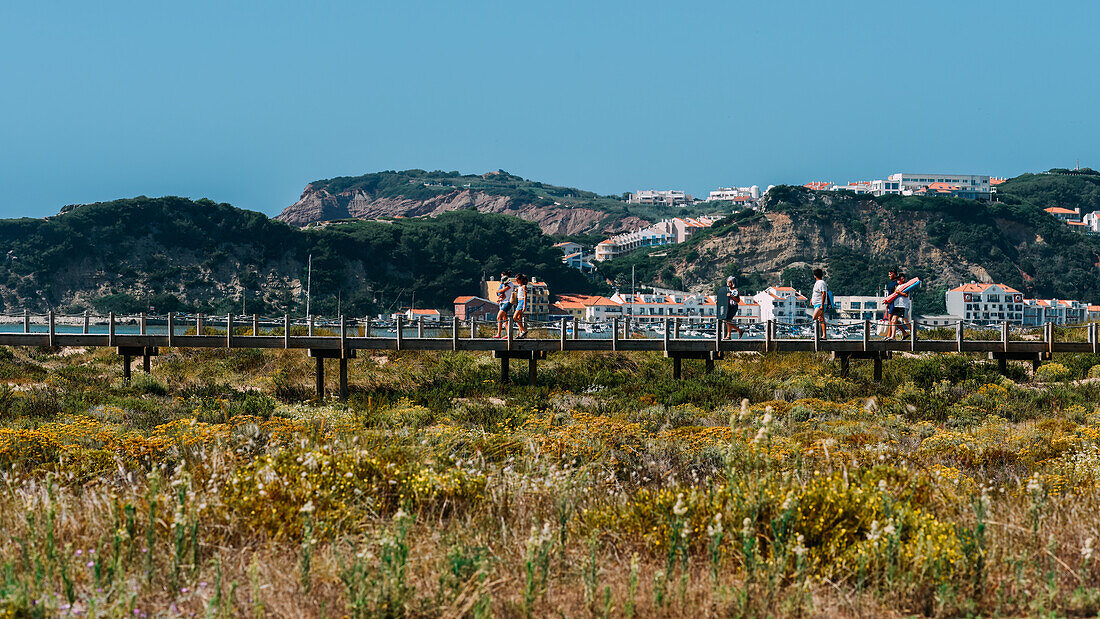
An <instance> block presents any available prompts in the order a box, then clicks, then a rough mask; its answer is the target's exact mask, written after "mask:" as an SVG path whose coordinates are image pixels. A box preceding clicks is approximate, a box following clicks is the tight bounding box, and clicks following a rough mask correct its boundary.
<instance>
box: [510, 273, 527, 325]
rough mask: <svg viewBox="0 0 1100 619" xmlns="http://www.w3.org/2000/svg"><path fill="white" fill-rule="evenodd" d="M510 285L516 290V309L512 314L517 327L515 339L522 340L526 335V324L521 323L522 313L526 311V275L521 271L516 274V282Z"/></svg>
mask: <svg viewBox="0 0 1100 619" xmlns="http://www.w3.org/2000/svg"><path fill="white" fill-rule="evenodd" d="M512 287H513V288H514V289H515V292H516V306H515V307H516V311H515V313H514V314H512V320H514V321H515V322H516V326H517V327H519V335H517V336H516V339H518V340H522V339H523V338H525V337H527V326H526V325H524V324H523V314H524V312H526V311H527V276H526V275H524V274H523V273H520V274H519V275H517V276H516V282H515V284H513V286H512Z"/></svg>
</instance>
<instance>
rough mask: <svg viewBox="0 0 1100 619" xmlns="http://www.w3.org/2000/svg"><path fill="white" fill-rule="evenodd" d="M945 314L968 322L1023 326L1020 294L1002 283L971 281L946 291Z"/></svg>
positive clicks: (1021, 295) (1022, 303) (1022, 308)
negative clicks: (1007, 323) (1005, 323)
mask: <svg viewBox="0 0 1100 619" xmlns="http://www.w3.org/2000/svg"><path fill="white" fill-rule="evenodd" d="M946 298H947V313H948V314H950V315H952V316H959V317H960V318H962V319H963V320H967V321H970V322H985V323H999V322H1011V323H1016V324H1023V321H1024V295H1023V294H1022V293H1021V292H1020V291H1019V290H1016V289H1015V288H1012V287H1010V286H1006V285H1005V284H979V283H975V282H971V283H969V284H963V285H962V286H958V287H956V288H952V289H951V290H948V291H947V293H946Z"/></svg>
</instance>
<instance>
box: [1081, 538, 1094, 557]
mask: <svg viewBox="0 0 1100 619" xmlns="http://www.w3.org/2000/svg"><path fill="white" fill-rule="evenodd" d="M1094 550H1095V549H1094V548H1093V547H1092V538H1091V537H1090V538H1088V539H1086V540H1085V545H1084V546H1082V547H1081V558H1082V559H1084V560H1085V561H1089V560H1091V559H1092V553H1093V551H1094Z"/></svg>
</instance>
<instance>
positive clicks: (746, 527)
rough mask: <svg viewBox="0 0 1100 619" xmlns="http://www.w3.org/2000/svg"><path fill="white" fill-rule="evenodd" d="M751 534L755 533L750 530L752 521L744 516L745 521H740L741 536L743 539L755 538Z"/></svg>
mask: <svg viewBox="0 0 1100 619" xmlns="http://www.w3.org/2000/svg"><path fill="white" fill-rule="evenodd" d="M753 533H755V531H753V528H752V519H750V518H749V517H748V516H746V517H745V519H744V520H742V521H741V535H743V536H745V537H755V536H754V535H753Z"/></svg>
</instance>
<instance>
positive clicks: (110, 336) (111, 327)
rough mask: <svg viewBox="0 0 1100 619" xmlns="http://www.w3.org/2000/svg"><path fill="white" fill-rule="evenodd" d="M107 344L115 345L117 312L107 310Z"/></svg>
mask: <svg viewBox="0 0 1100 619" xmlns="http://www.w3.org/2000/svg"><path fill="white" fill-rule="evenodd" d="M107 345H108V346H114V345H115V313H114V312H107Z"/></svg>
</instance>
